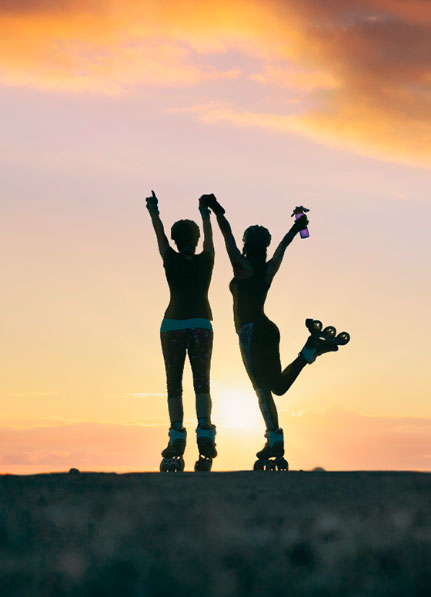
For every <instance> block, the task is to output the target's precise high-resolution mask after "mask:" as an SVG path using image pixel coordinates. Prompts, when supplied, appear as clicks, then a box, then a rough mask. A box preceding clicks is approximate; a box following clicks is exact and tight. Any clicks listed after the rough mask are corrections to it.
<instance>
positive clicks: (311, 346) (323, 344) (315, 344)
mask: <svg viewBox="0 0 431 597" xmlns="http://www.w3.org/2000/svg"><path fill="white" fill-rule="evenodd" d="M337 350H338V346H337V344H336V343H335V341H334V340H326V339H325V338H320V337H318V336H317V337H316V336H313V335H311V336H309V338H308V339H307V342H306V343H305V345H304V347H303V349H302V350H301V352H300V353H299V354H301V355H302V356H303V357H304V359H305V360H306V361H307V363H309V364H310V363H314V361H315V360H316V359H317V357H320V356H321V355H322V354H325V353H326V352H336V351H337Z"/></svg>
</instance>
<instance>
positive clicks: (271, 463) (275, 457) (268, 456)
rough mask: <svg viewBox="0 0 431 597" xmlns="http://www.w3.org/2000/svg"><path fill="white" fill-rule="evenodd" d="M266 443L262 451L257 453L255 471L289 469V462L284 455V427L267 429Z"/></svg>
mask: <svg viewBox="0 0 431 597" xmlns="http://www.w3.org/2000/svg"><path fill="white" fill-rule="evenodd" d="M265 437H266V444H265V446H264V448H263V449H262V450H260V452H258V453H257V454H256V456H257V458H258V460H256V462H255V463H254V467H253V470H255V471H276V470H279V471H288V470H289V464H288V462H287V460H286V459H285V458H283V455H284V437H283V429H277V431H267V432H266V433H265Z"/></svg>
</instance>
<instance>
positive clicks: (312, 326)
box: [305, 319, 323, 334]
mask: <svg viewBox="0 0 431 597" xmlns="http://www.w3.org/2000/svg"><path fill="white" fill-rule="evenodd" d="M305 325H306V326H307V329H308V331H309V332H310V334H317V333H319V332H320V331H321V330H322V327H323V324H322V322H321V321H319V320H318V319H306V320H305Z"/></svg>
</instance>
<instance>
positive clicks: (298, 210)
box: [290, 205, 310, 217]
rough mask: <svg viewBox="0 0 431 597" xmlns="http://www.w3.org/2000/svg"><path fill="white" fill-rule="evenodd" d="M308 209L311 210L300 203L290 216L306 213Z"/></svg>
mask: <svg viewBox="0 0 431 597" xmlns="http://www.w3.org/2000/svg"><path fill="white" fill-rule="evenodd" d="M307 211H310V210H309V209H307V208H306V207H304V206H303V205H299V206H297V207H295V209H294V210H293V212H292V215H291V216H290V217H292V216H296V214H304V213H306V212H307Z"/></svg>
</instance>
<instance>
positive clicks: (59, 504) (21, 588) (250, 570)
mask: <svg viewBox="0 0 431 597" xmlns="http://www.w3.org/2000/svg"><path fill="white" fill-rule="evenodd" d="M430 594H431V474H420V473H394V472H369V473H367V472H353V473H328V472H326V473H325V472H309V473H306V472H289V473H283V472H278V473H253V472H238V473H210V474H206V473H199V474H196V473H182V474H181V473H180V474H157V473H146V474H127V475H115V474H100V473H94V474H92V473H82V474H77V475H68V474H52V475H36V476H28V477H19V476H9V475H7V476H2V477H0V595H2V596H4V597H6V596H7V597H8V596H9V595H14V597H15V596H16V597H27V596H30V595H31V596H33V595H49V596H51V595H52V596H54V595H55V596H63V595H67V596H72V595H73V596H78V595H79V596H83V597H87V596H91V597H98V596H103V597H109V596H111V595H112V596H114V595H115V596H117V595H118V596H120V595H121V596H122V595H125V596H129V595H133V596H136V597H138V596H139V597H141V596H146V595H150V596H153V595H157V596H165V595H175V596H178V595H180V596H182V595H190V596H194V595H199V596H202V597H206V596H209V597H213V596H223V597H224V596H230V595H241V596H242V595H247V596H250V597H252V596H259V597H260V596H272V595H274V596H275V595H277V597H282V596H284V595H318V596H319V597H325V596H329V595H346V596H349V597H350V596H357V595H367V596H369V595H371V596H372V595H388V596H389V595H400V596H401V595H402V596H403V597H406V596H408V597H410V596H412V595H421V596H422V595H423V596H424V597H425V595H427V596H428V595H430Z"/></svg>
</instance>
